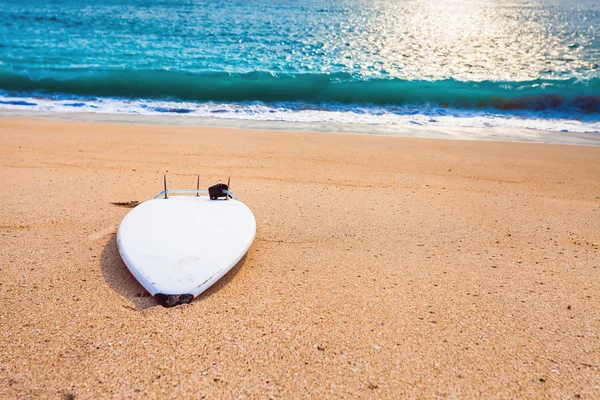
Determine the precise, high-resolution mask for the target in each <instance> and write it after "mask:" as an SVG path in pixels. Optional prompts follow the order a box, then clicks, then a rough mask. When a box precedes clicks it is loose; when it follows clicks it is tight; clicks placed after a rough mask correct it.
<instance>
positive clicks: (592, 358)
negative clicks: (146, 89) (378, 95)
mask: <svg viewBox="0 0 600 400" xmlns="http://www.w3.org/2000/svg"><path fill="white" fill-rule="evenodd" d="M0 159H1V160H2V168H0V189H1V190H0V240H1V241H2V246H0V268H1V271H2V273H1V274H0V336H1V337H2V338H3V340H2V341H0V397H1V398H4V397H6V398H61V397H63V398H67V397H68V398H105V397H128V398H175V397H181V398H189V397H201V396H206V397H207V398H222V397H239V396H242V397H251V398H254V397H264V396H265V395H268V396H272V397H282V398H291V397H309V396H312V397H317V398H328V397H335V398H356V397H365V398H368V397H381V398H394V397H409V398H432V397H448V398H457V397H461V398H481V397H484V398H541V397H553V398H572V397H581V398H596V397H598V394H599V393H600V381H599V378H598V377H599V375H598V371H599V368H600V359H599V356H598V352H597V350H598V348H600V337H599V336H598V332H599V331H600V302H599V301H598V293H600V275H599V274H600V265H599V262H598V260H600V247H599V246H600V218H599V216H600V180H598V177H599V176H600V147H598V146H556V145H549V144H544V143H536V145H535V146H532V145H530V143H513V142H501V141H475V140H462V141H458V140H435V139H434V140H431V139H420V138H406V137H389V136H378V135H332V134H312V133H308V132H288V131H266V130H249V129H230V128H214V127H195V126H191V127H190V126H171V125H140V124H116V123H101V122H94V123H90V122H78V121H59V120H49V119H14V118H0ZM198 173H199V174H200V180H201V186H203V187H205V186H208V185H210V184H212V183H215V182H217V181H219V180H227V177H228V176H231V178H232V191H233V192H235V193H236V195H237V196H238V197H239V198H240V200H241V201H243V202H244V204H246V205H247V206H248V207H249V208H250V209H251V210H252V212H253V213H254V216H255V219H256V222H257V233H256V238H255V240H254V243H253V244H252V246H251V248H250V250H249V251H248V253H247V255H246V256H245V258H243V259H242V261H241V262H240V263H239V264H238V265H237V266H236V267H234V269H233V270H232V271H231V272H230V273H228V274H227V275H226V276H225V277H223V278H222V279H221V280H219V281H218V282H217V283H216V284H215V285H214V286H213V287H211V288H210V289H209V290H208V291H207V292H205V293H203V294H202V295H200V296H199V297H198V298H196V299H195V300H194V301H193V302H192V303H191V304H189V305H183V306H178V307H175V308H171V309H166V308H162V307H160V306H158V305H157V304H156V302H155V300H154V299H152V298H150V297H148V295H147V294H146V293H145V291H144V289H143V288H142V287H141V286H140V285H139V284H138V283H137V281H136V280H135V279H134V278H133V276H132V275H131V274H130V273H129V271H128V270H127V268H126V267H125V266H124V264H123V262H122V260H121V258H120V256H119V253H118V249H117V246H116V237H115V233H116V230H117V228H118V226H119V223H120V222H121V221H122V219H123V218H124V216H125V215H126V214H127V212H128V211H129V209H128V208H125V207H120V206H116V205H114V204H113V203H115V202H128V201H145V200H147V199H150V198H152V197H153V196H154V195H155V194H156V193H158V192H160V191H161V190H162V184H163V183H162V179H163V174H166V175H167V177H168V179H169V187H172V188H193V187H195V184H196V174H198Z"/></svg>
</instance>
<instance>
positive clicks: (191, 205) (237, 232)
mask: <svg viewBox="0 0 600 400" xmlns="http://www.w3.org/2000/svg"><path fill="white" fill-rule="evenodd" d="M170 192H172V191H169V193H170ZM255 234H256V221H255V219H254V215H253V214H252V211H250V209H249V208H248V207H246V205H244V204H243V203H242V202H240V201H238V200H237V199H228V200H225V199H218V200H211V199H210V198H209V197H207V196H169V197H168V198H155V199H153V200H149V201H146V202H144V203H142V204H140V205H139V206H137V207H136V208H134V209H133V210H131V211H130V212H129V214H127V215H126V216H125V218H124V219H123V221H122V222H121V225H120V226H119V230H118V232H117V244H118V247H119V253H120V254H121V257H122V258H123V261H124V262H125V265H127V268H129V270H130V271H131V273H132V274H133V276H135V278H136V279H137V280H138V281H139V282H140V283H141V284H142V286H143V287H144V288H145V289H146V290H147V291H148V292H150V294H151V295H153V296H154V297H155V298H156V299H157V301H158V302H159V303H160V304H162V305H163V306H166V307H171V306H174V305H177V304H182V303H188V302H190V301H191V300H192V299H193V298H194V297H195V296H197V295H199V294H200V293H202V292H203V291H205V290H206V289H208V288H209V287H210V286H211V285H212V284H213V283H215V282H216V281H217V280H219V279H220V278H221V277H222V276H223V275H225V274H226V273H227V272H228V271H229V270H230V269H231V268H233V267H234V266H235V265H236V264H237V263H238V262H239V261H240V260H241V259H242V257H243V256H244V255H245V254H246V252H247V251H248V249H249V248H250V245H251V244H252V242H253V240H254V235H255Z"/></svg>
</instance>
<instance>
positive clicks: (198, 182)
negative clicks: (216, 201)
mask: <svg viewBox="0 0 600 400" xmlns="http://www.w3.org/2000/svg"><path fill="white" fill-rule="evenodd" d="M196 190H197V191H199V190H200V174H198V181H197V182H196ZM199 196H200V193H199V192H198V193H196V197H199Z"/></svg>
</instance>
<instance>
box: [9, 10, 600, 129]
mask: <svg viewBox="0 0 600 400" xmlns="http://www.w3.org/2000/svg"><path fill="white" fill-rule="evenodd" d="M123 3H124V2H121V1H119V2H117V1H111V0H94V1H91V0H89V1H67V0H55V1H49V0H44V1H41V0H33V1H30V2H22V1H15V0H4V1H2V2H0V94H1V95H2V97H1V98H0V107H12V108H15V107H16V108H19V107H38V108H43V109H52V108H53V107H54V109H56V110H59V109H61V107H62V108H64V107H63V106H64V105H65V104H80V106H66V107H72V108H78V109H84V110H86V111H94V110H96V111H99V112H127V113H151V112H165V113H169V112H176V111H177V110H179V111H181V110H187V113H189V114H190V116H193V115H196V114H198V113H199V112H200V111H199V110H206V109H207V107H208V108H209V109H211V110H212V109H215V108H216V109H219V110H221V114H225V115H224V116H225V117H227V116H233V114H232V113H235V114H236V115H237V116H239V115H240V114H242V115H244V117H247V118H256V117H257V115H258V114H260V115H261V117H260V118H263V117H265V115H266V116H268V114H269V113H270V114H274V113H276V114H277V115H278V116H279V117H280V118H284V119H285V117H281V116H282V115H288V116H289V118H290V119H294V118H297V113H298V111H299V109H301V110H302V111H306V110H307V109H309V110H315V111H318V112H319V113H320V115H321V117H318V118H317V116H316V115H317V114H316V113H313V114H314V115H315V120H316V121H319V120H322V113H323V112H333V111H335V112H336V113H339V112H342V113H343V112H348V113H350V114H349V115H348V116H347V117H351V116H352V115H353V114H356V115H360V114H363V115H364V114H368V115H374V116H376V115H378V114H382V113H383V114H390V115H392V116H393V115H401V116H403V117H404V116H406V115H410V114H411V113H412V114H415V115H420V116H426V117H428V118H429V120H431V119H433V121H431V122H429V123H432V124H435V123H437V121H435V118H430V117H434V116H440V115H441V116H444V117H445V116H448V115H451V116H454V117H456V118H458V119H460V118H461V117H464V116H465V115H466V114H468V116H469V118H471V117H473V116H476V117H477V116H479V117H481V118H483V120H482V121H484V120H485V118H488V117H490V116H494V117H495V118H498V117H501V118H506V119H508V120H515V119H519V120H520V121H519V124H521V125H523V124H524V122H523V121H525V122H526V121H534V120H535V121H537V122H536V126H534V127H538V128H539V127H540V126H542V125H543V124H542V125H540V124H539V121H541V120H543V121H547V122H548V124H547V125H544V126H545V127H546V128H548V129H552V126H551V125H552V123H553V120H557V119H558V120H561V121H564V120H569V121H572V122H573V123H572V125H573V126H580V127H585V129H586V130H596V129H598V119H599V115H600V76H599V73H600V72H599V71H600V2H598V1H589V0H582V1H570V0H544V1H508V2H507V1H497V0H467V1H458V0H441V1H433V0H412V1H411V0H407V1H394V0H387V1H386V0H371V1H359V0H346V1H324V0H319V1H317V0H306V1H302V2H299V1H289V0H270V1H267V0H259V1H210V2H209V1H200V0H191V1H171V0H170V1H167V0H132V1H128V2H127V3H126V4H123ZM35 98H38V99H39V98H43V99H45V100H47V101H45V102H42V101H40V100H37V101H36V100H35ZM27 99H34V100H27ZM73 99H75V100H77V101H76V102H75V103H73V101H72V100H73ZM65 100H69V101H71V103H66V102H65ZM109 100H110V101H109ZM115 100H117V103H118V104H120V105H115V104H117V103H115ZM119 101H120V103H119ZM125 101H129V102H130V103H129V105H131V104H132V103H131V102H133V104H134V105H135V104H138V103H139V107H137V106H136V107H131V106H127V107H126V106H125V103H124V102H125ZM178 101H181V102H183V101H185V102H187V103H186V105H185V106H183V105H182V106H181V107H179V106H178V107H173V106H172V105H169V106H168V107H165V104H166V103H165V102H169V104H172V102H178ZM23 102H25V103H28V104H29V105H24V104H23ZM52 102H53V103H52ZM42 103H43V104H42ZM109 103H110V104H111V106H110V107H108V106H106V104H109ZM31 104H35V106H32V105H31ZM182 104H183V103H182ZM357 107H359V108H360V110H358V109H357ZM263 108H264V109H263ZM258 109H260V110H262V111H261V112H258V111H256V110H258ZM173 110H175V111H173ZM232 110H237V111H232ZM240 110H241V111H240ZM273 110H276V112H274V111H273ZM207 112H208V111H207ZM211 112H212V111H211ZM208 113H209V114H210V112H208ZM286 113H287V114H286ZM179 114H181V112H179ZM220 117H223V115H221V116H220ZM319 118H321V119H319ZM346 119H348V118H345V120H346ZM350 120H352V118H350ZM421 120H424V121H429V120H428V119H423V118H421ZM369 121H370V122H368V123H373V124H377V123H378V122H377V120H376V119H373V120H369ZM386 121H388V120H386V119H382V122H381V123H388V122H389V121H388V122H386ZM332 122H335V121H332ZM356 122H361V121H358V120H357V121H356ZM484 122H485V121H484ZM456 123H460V121H457V122H456ZM524 126H527V124H526V123H525V125H524ZM542 129H544V128H542Z"/></svg>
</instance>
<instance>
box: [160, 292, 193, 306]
mask: <svg viewBox="0 0 600 400" xmlns="http://www.w3.org/2000/svg"><path fill="white" fill-rule="evenodd" d="M154 298H155V299H156V301H157V302H158V304H160V305H161V306H163V307H167V308H169V307H175V306H178V305H180V304H187V303H189V302H191V301H192V300H194V295H193V294H163V293H157V294H155V295H154Z"/></svg>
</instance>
